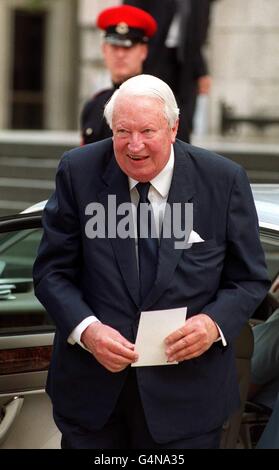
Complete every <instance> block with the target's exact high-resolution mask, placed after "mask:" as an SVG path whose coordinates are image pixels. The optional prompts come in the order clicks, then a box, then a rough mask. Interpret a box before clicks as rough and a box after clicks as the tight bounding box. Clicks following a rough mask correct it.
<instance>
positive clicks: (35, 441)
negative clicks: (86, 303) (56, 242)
mask: <svg viewBox="0 0 279 470" xmlns="http://www.w3.org/2000/svg"><path fill="white" fill-rule="evenodd" d="M41 235H42V229H41V215H40V214H39V213H34V214H32V213H31V214H24V215H19V216H16V217H9V218H7V219H3V218H2V219H0V448H2V449H9V448H10V449H11V448H12V449H15V448H17V449H21V448H24V449H28V448H35V449H36V448H37V449H38V448H57V447H59V442H60V435H59V432H58V430H57V428H56V426H55V424H54V421H53V419H52V409H51V403H50V400H49V398H48V397H47V395H46V393H45V391H44V387H45V382H46V375H47V369H48V366H49V361H50V355H51V349H52V342H53V336H54V325H53V322H52V320H51V319H50V317H49V316H48V314H47V313H46V311H45V310H44V308H43V307H42V305H41V304H40V303H39V301H38V300H37V299H36V297H35V296H34V291H33V281H32V266H33V262H34V259H35V257H36V253H37V248H38V244H39V242H40V239H41Z"/></svg>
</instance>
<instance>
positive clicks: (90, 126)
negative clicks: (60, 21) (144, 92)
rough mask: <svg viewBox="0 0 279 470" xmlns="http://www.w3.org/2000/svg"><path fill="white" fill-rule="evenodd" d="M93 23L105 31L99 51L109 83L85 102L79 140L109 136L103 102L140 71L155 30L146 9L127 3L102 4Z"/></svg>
mask: <svg viewBox="0 0 279 470" xmlns="http://www.w3.org/2000/svg"><path fill="white" fill-rule="evenodd" d="M97 26H98V28H100V29H102V30H104V32H105V33H104V42H103V45H102V52H103V56H104V60H105V64H106V67H107V68H108V70H109V72H110V75H111V79H112V83H113V86H112V87H111V88H108V89H105V90H102V91H101V92H99V93H97V94H96V95H95V96H93V98H91V99H90V100H89V101H88V102H87V103H86V104H85V106H84V108H83V110H82V113H81V133H82V143H83V144H89V143H92V142H97V141H98V140H102V139H106V138H107V137H111V136H112V132H111V130H110V128H109V126H108V125H107V123H106V121H105V119H104V117H103V112H104V107H105V104H106V102H107V101H108V100H109V99H110V97H111V96H112V95H113V93H114V91H115V90H116V88H118V87H119V86H120V85H121V83H123V82H125V80H127V79H128V78H131V77H133V76H135V75H139V74H140V73H142V67H143V62H144V60H145V59H146V57H147V53H148V46H147V43H148V40H149V38H151V37H152V36H153V35H154V34H155V32H156V30H157V23H156V21H155V20H154V19H153V17H152V16H151V15H150V14H149V13H147V12H145V11H143V10H141V9H140V8H136V7H133V6H130V5H124V6H117V7H112V8H106V9H105V10H103V11H102V12H101V13H100V15H99V16H98V18H97Z"/></svg>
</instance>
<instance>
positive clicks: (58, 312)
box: [33, 154, 94, 339]
mask: <svg viewBox="0 0 279 470" xmlns="http://www.w3.org/2000/svg"><path fill="white" fill-rule="evenodd" d="M77 214H78V212H77V208H76V206H75V198H74V195H73V190H72V186H71V177H70V169H69V162H68V155H67V154H65V156H64V157H63V158H62V160H61V162H60V165H59V168H58V171H57V176H56V190H55V192H54V194H53V195H52V196H51V197H50V199H49V201H48V202H47V205H46V208H45V210H44V214H43V229H44V231H43V237H42V241H41V244H40V246H39V250H38V255H37V259H36V261H35V264H34V268H33V277H34V288H35V294H36V296H37V298H38V299H39V301H40V302H41V303H42V304H43V306H44V307H45V309H46V310H47V311H48V313H49V314H50V316H51V317H52V318H53V320H54V322H55V324H56V325H57V327H58V328H59V330H60V333H61V335H62V336H63V337H64V338H65V339H67V338H68V336H69V335H70V334H71V332H72V331H73V330H74V328H75V327H76V326H77V325H78V324H79V323H81V322H82V321H83V320H84V319H85V318H86V317H89V316H91V315H94V312H92V310H91V309H90V308H89V306H88V305H87V304H86V302H85V301H84V300H83V298H82V293H81V290H80V289H79V282H80V262H81V259H82V253H81V227H80V222H79V218H78V215H77Z"/></svg>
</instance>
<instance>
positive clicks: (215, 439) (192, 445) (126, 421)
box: [54, 369, 222, 450]
mask: <svg viewBox="0 0 279 470" xmlns="http://www.w3.org/2000/svg"><path fill="white" fill-rule="evenodd" d="M54 415H55V421H56V423H57V425H58V427H59V428H60V430H61V432H62V440H61V447H62V449H157V450H160V449H218V448H219V444H220V437H221V430H222V428H218V429H214V430H213V431H211V432H209V433H206V434H204V435H202V436H198V437H194V438H189V439H180V440H177V441H174V442H168V443H166V444H160V443H157V442H155V441H154V439H153V438H152V436H151V434H150V432H149V429H148V426H147V422H146V419H145V415H144V410H143V407H142V404H141V399H140V395H139V391H138V386H137V380H136V374H135V371H134V370H133V369H131V370H130V372H129V375H128V379H127V381H126V383H125V385H124V387H123V389H122V392H121V394H120V396H119V399H118V402H117V405H116V407H115V409H114V411H113V413H112V415H111V417H110V419H109V421H108V422H107V423H106V425H105V426H104V427H103V428H102V429H100V430H98V431H95V432H91V431H87V430H85V429H82V428H80V427H79V426H74V425H73V424H70V423H67V422H66V421H65V420H64V419H62V418H61V417H60V416H59V415H57V414H54Z"/></svg>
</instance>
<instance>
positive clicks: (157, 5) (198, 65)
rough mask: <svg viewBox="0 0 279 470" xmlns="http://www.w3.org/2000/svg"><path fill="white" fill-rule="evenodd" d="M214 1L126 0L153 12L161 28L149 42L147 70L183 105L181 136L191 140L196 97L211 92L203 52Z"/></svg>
mask: <svg viewBox="0 0 279 470" xmlns="http://www.w3.org/2000/svg"><path fill="white" fill-rule="evenodd" d="M213 1H214V0H148V1H147V0H124V1H123V3H124V4H129V5H133V6H136V7H138V8H142V9H143V10H145V11H147V12H148V13H150V14H151V15H152V16H153V17H154V18H155V20H156V21H157V23H158V29H157V32H156V34H155V35H154V37H153V38H152V39H151V41H150V44H149V52H148V56H147V59H146V61H145V63H144V68H143V70H144V72H145V73H150V74H152V75H155V76H156V77H159V78H161V79H162V80H164V81H165V82H167V83H168V85H169V86H170V87H171V89H172V90H173V92H174V94H175V97H176V99H177V102H178V105H179V108H180V123H179V129H178V134H177V136H178V138H179V139H182V140H184V141H186V142H190V134H191V131H192V127H193V116H194V111H195V105H196V99H197V95H199V94H208V93H209V91H210V87H211V78H210V76H209V74H208V67H207V63H206V59H205V56H204V52H203V46H204V44H205V41H206V37H207V31H208V26H209V18H210V7H211V3H212V2H213Z"/></svg>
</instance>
